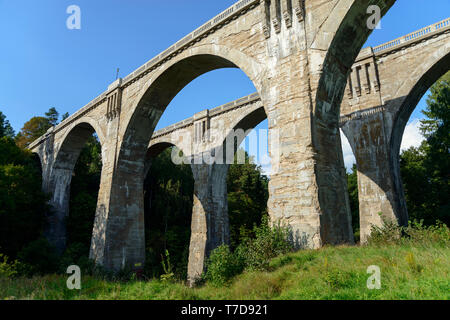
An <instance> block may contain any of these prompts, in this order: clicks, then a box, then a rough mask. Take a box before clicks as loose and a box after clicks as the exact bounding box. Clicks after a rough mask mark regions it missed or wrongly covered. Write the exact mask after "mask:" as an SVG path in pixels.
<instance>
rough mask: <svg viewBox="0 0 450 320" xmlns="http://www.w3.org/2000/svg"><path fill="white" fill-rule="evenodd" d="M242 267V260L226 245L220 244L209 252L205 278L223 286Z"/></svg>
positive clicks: (239, 271) (241, 269)
mask: <svg viewBox="0 0 450 320" xmlns="http://www.w3.org/2000/svg"><path fill="white" fill-rule="evenodd" d="M243 269H244V264H243V261H242V260H241V259H239V258H238V256H237V255H236V254H233V253H232V252H231V251H230V248H229V247H228V246H227V245H221V246H220V247H218V248H216V249H214V250H213V251H212V252H211V255H210V257H209V259H208V262H207V271H206V276H205V279H206V280H208V281H209V282H210V283H211V284H213V285H214V286H223V285H225V284H226V283H227V282H229V280H230V279H231V278H233V277H234V276H236V275H238V274H239V273H241V272H242V271H243Z"/></svg>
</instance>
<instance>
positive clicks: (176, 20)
mask: <svg viewBox="0 0 450 320" xmlns="http://www.w3.org/2000/svg"><path fill="white" fill-rule="evenodd" d="M235 2H236V1H234V0H213V1H212V0H166V1H161V0H95V1H93V0H69V1H68V0H39V1H36V0H0V39H1V42H2V47H1V48H2V49H1V50H0V70H1V77H0V111H2V112H3V113H4V114H6V116H7V118H8V119H9V121H10V122H11V124H12V126H13V128H14V129H15V130H16V131H18V130H20V128H21V127H22V126H23V124H24V123H25V122H26V121H28V120H29V119H30V118H31V117H33V116H37V115H43V114H44V113H45V112H46V111H47V110H48V109H49V108H50V107H55V108H57V110H58V111H59V112H60V114H62V113H64V112H69V113H70V114H72V113H74V112H75V111H76V110H78V109H79V108H81V107H82V106H83V105H85V104H87V103H88V102H89V101H90V100H92V99H93V98H95V97H96V96H97V95H98V94H100V93H102V92H103V91H104V90H106V88H107V86H108V85H109V84H110V83H111V82H113V81H114V80H115V76H116V69H117V68H120V73H119V76H120V77H125V76H126V75H128V74H129V73H130V72H132V71H133V70H135V69H136V68H138V67H139V66H141V65H142V64H144V63H145V62H147V61H148V60H150V59H151V58H152V57H154V56H156V55H157V54H159V53H160V52H162V51H163V50H165V49H167V48H168V47H169V46H170V45H172V44H173V43H174V42H176V41H177V40H179V39H181V38H182V37H183V36H185V35H186V34H188V33H190V32H191V31H193V30H194V29H195V28H197V27H198V26H200V25H201V24H203V23H204V22H206V21H208V20H209V19H211V18H212V17H214V16H215V15H217V14H218V13H220V12H221V11H222V10H224V9H226V8H228V7H229V6H230V5H232V4H233V3H235ZM73 4H74V5H77V6H79V7H80V8H81V30H69V29H67V27H66V20H67V18H68V17H69V14H67V13H66V9H67V7H68V6H69V5H73ZM449 15H450V1H449V0H432V1H429V0H397V3H396V4H395V5H394V7H393V8H392V9H391V11H390V12H389V13H388V14H387V15H386V16H385V17H384V18H383V20H382V29H381V30H375V31H374V32H373V33H372V35H371V36H370V38H369V40H368V42H367V44H366V45H372V46H375V45H378V44H381V43H383V42H387V41H389V40H392V39H394V38H396V37H400V36H402V35H405V34H407V33H409V32H412V31H414V30H416V29H419V28H422V27H424V26H427V25H430V24H432V23H434V22H437V21H439V20H443V19H445V18H447V17H448V16H449ZM254 91H255V88H254V86H253V84H252V83H251V82H250V80H249V79H248V78H247V77H246V75H245V74H244V73H243V72H242V71H240V70H237V69H236V70H234V69H224V70H216V71H213V72H210V73H208V74H206V75H203V76H201V77H200V78H198V79H196V80H194V81H193V82H192V83H191V84H189V85H188V86H187V87H186V88H185V89H184V90H182V91H181V92H180V94H179V95H178V96H177V97H176V98H175V99H174V100H173V101H172V103H171V104H170V105H169V107H168V108H167V110H166V112H165V113H164V115H163V117H162V118H161V121H160V123H159V124H158V127H157V128H162V127H165V126H167V125H170V124H172V123H175V122H177V121H180V120H183V119H185V118H187V117H190V116H192V115H193V114H194V113H196V112H198V111H201V110H203V109H206V108H212V107H215V106H218V105H220V104H224V103H227V102H229V101H232V100H234V99H237V98H240V97H242V96H244V95H246V94H250V93H253V92H254ZM423 105H424V104H423V102H422V103H421V104H420V105H419V107H418V108H417V109H416V111H415V112H414V114H413V116H412V118H411V121H414V119H416V118H418V117H420V116H421V115H420V109H421V108H422V107H423ZM260 127H267V123H263V124H262V125H261V126H260Z"/></svg>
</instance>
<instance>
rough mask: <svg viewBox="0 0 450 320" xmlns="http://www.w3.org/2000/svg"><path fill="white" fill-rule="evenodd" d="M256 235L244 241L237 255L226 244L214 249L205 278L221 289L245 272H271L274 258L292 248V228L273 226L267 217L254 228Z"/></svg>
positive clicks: (238, 248)
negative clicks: (290, 229) (290, 230)
mask: <svg viewBox="0 0 450 320" xmlns="http://www.w3.org/2000/svg"><path fill="white" fill-rule="evenodd" d="M253 234H254V235H255V237H254V238H251V237H247V238H244V239H243V241H242V243H241V244H240V245H239V246H238V247H237V248H236V250H235V251H234V252H232V251H231V250H230V247H229V246H227V245H222V246H220V247H218V248H216V249H214V250H213V251H212V252H211V255H210V257H209V259H208V262H207V271H206V275H205V279H206V280H208V281H209V282H211V283H212V284H213V285H215V286H221V285H225V284H227V283H228V282H229V281H230V280H231V279H232V278H233V277H234V276H236V275H238V274H239V273H241V272H242V271H244V270H247V271H255V270H263V271H264V270H265V271H268V270H270V269H271V261H272V260H273V259H274V258H276V257H278V256H280V255H283V254H286V253H288V252H291V251H292V249H293V246H292V244H291V242H290V232H289V229H288V228H285V227H282V226H280V225H275V226H272V227H271V226H270V225H269V221H268V217H267V215H264V216H263V218H262V222H261V225H260V226H254V229H253Z"/></svg>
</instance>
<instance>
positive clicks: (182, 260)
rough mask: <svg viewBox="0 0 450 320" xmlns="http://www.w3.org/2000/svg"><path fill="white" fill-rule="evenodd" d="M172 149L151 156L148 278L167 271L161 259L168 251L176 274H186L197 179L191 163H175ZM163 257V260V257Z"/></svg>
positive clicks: (147, 209)
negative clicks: (193, 173) (172, 157)
mask: <svg viewBox="0 0 450 320" xmlns="http://www.w3.org/2000/svg"><path fill="white" fill-rule="evenodd" d="M171 153H172V148H168V149H166V150H164V151H163V152H162V153H161V154H159V155H158V156H157V157H155V158H153V159H152V165H151V168H150V170H149V173H148V175H147V177H146V179H145V182H144V207H145V237H146V265H145V272H144V274H145V276H146V277H160V276H161V275H163V274H167V272H166V271H165V270H164V268H163V265H162V262H163V261H164V258H162V257H164V255H165V254H166V251H169V252H170V262H171V266H172V271H171V272H169V273H172V272H173V273H174V276H175V277H176V278H179V279H185V278H186V277H187V262H188V255H189V243H190V236H191V232H190V226H191V216H192V204H193V193H194V178H193V176H192V169H191V167H190V165H186V164H181V165H175V164H174V163H173V162H172V161H171ZM161 258H162V259H161Z"/></svg>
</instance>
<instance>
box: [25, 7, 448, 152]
mask: <svg viewBox="0 0 450 320" xmlns="http://www.w3.org/2000/svg"><path fill="white" fill-rule="evenodd" d="M256 3H259V0H241V1H239V2H237V3H236V4H234V5H233V6H231V7H230V8H228V9H226V10H225V11H223V12H222V13H220V14H218V15H217V16H216V17H214V18H213V19H211V20H209V21H208V22H206V23H205V24H203V25H202V26H200V27H199V28H197V29H196V30H194V31H193V32H191V33H190V34H188V35H187V36H185V37H184V38H182V39H181V40H180V41H178V42H177V43H175V44H174V45H172V46H171V47H170V48H168V49H167V50H165V51H164V52H162V53H161V54H159V55H158V56H156V57H154V58H153V59H151V60H150V61H148V62H147V63H146V64H144V65H142V66H140V67H139V68H137V69H136V70H135V71H134V72H132V73H130V74H129V75H128V76H126V77H125V78H124V79H123V81H122V83H123V84H125V83H127V82H130V81H131V80H133V78H135V77H137V76H139V75H140V74H142V73H143V72H144V71H146V70H148V69H150V68H152V67H154V66H155V65H157V64H158V63H160V62H161V61H162V60H164V59H165V58H167V57H168V56H170V55H171V54H174V53H175V52H177V51H178V50H180V49H182V48H183V47H185V46H188V45H190V43H191V42H194V41H196V39H198V38H199V37H201V36H202V35H204V34H205V33H207V32H209V31H210V30H213V29H214V28H216V27H217V25H219V24H221V23H223V22H224V21H225V20H227V19H229V18H230V17H232V16H233V15H234V14H238V13H239V12H241V11H243V10H244V9H247V8H249V7H251V5H254V4H256ZM446 29H450V18H447V19H445V20H442V21H439V22H437V23H435V24H433V25H431V26H428V27H425V28H422V29H420V30H418V31H415V32H412V33H410V34H407V35H406V36H403V37H401V38H397V39H394V40H392V41H389V42H387V43H384V44H381V45H379V46H376V47H374V48H373V52H374V53H375V54H377V53H380V52H382V51H384V50H389V49H392V48H395V47H398V46H401V45H403V44H405V43H408V42H412V41H416V40H418V39H420V38H424V37H426V36H428V35H429V34H431V33H434V32H442V31H445V30H446ZM107 93H108V91H105V92H103V93H102V94H100V95H99V96H98V97H97V98H95V99H93V100H92V101H90V102H89V103H88V104H87V105H85V106H84V107H82V108H81V109H79V110H78V111H76V112H75V113H74V114H73V115H71V116H70V117H69V118H67V119H66V120H64V121H63V122H61V123H60V124H59V125H57V126H56V127H55V128H54V132H57V131H59V130H61V129H62V128H64V127H65V126H67V125H69V124H70V123H71V122H72V121H74V120H75V119H77V118H79V117H81V116H82V115H84V114H86V113H87V112H89V111H90V110H91V109H92V108H94V107H96V105H98V104H99V103H100V102H102V101H103V100H104V99H105V98H106V95H107ZM247 98H248V99H249V100H250V99H255V98H259V95H258V94H257V93H254V94H252V95H250V96H248V97H245V98H242V99H247ZM240 100H241V99H240ZM235 104H236V101H233V102H230V103H228V104H226V105H223V106H220V107H218V108H215V109H212V110H211V112H215V110H216V109H220V108H222V109H223V108H227V107H231V108H234V107H235ZM182 122H183V121H182ZM161 130H164V129H161ZM43 138H44V136H43V137H41V138H38V139H37V140H35V141H34V142H32V143H31V144H30V148H31V147H33V146H36V145H37V144H39V142H41V141H42V140H43Z"/></svg>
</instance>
